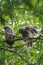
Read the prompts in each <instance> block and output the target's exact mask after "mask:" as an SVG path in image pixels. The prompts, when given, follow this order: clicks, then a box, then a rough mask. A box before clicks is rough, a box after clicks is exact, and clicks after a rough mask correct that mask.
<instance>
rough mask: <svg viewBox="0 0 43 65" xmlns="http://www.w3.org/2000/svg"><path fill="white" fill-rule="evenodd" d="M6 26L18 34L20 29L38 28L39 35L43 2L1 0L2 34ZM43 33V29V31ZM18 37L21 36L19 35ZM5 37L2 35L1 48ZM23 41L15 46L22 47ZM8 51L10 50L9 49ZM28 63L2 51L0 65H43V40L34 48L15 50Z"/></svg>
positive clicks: (42, 16)
mask: <svg viewBox="0 0 43 65" xmlns="http://www.w3.org/2000/svg"><path fill="white" fill-rule="evenodd" d="M5 25H8V26H11V27H12V28H13V29H14V31H16V32H18V29H19V27H24V26H27V25H36V26H38V28H39V29H38V34H39V33H40V30H41V27H42V26H43V0H0V32H1V31H2V30H3V27H4V26H5ZM42 33H43V29H42ZM16 36H19V33H17V35H16ZM3 37H4V35H3V34H0V47H5V48H6V47H7V46H8V45H7V44H6V43H1V41H2V40H3ZM22 44H23V42H22V41H17V42H14V44H13V46H21V45H22ZM7 49H8V48H7ZM14 50H15V51H16V52H18V53H19V54H20V55H21V56H22V57H23V58H24V59H25V60H26V61H27V63H26V62H25V61H24V60H23V59H22V58H21V57H19V56H18V55H17V54H15V53H13V52H9V51H5V50H4V51H2V50H1V49H0V65H2V64H3V65H43V40H42V39H41V40H37V41H36V42H34V43H33V47H32V48H27V47H26V46H23V47H20V48H14Z"/></svg>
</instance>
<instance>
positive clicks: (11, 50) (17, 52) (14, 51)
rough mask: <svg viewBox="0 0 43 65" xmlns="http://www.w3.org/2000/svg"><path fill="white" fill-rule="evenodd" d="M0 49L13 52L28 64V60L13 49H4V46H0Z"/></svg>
mask: <svg viewBox="0 0 43 65" xmlns="http://www.w3.org/2000/svg"><path fill="white" fill-rule="evenodd" d="M0 50H5V51H9V52H13V53H15V54H16V55H18V56H19V57H20V58H21V59H23V60H24V61H25V62H26V63H28V64H29V61H27V60H26V59H24V58H23V57H22V56H21V55H20V54H19V53H18V52H16V51H14V50H12V49H6V48H2V47H0Z"/></svg>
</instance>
